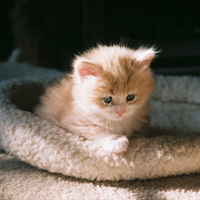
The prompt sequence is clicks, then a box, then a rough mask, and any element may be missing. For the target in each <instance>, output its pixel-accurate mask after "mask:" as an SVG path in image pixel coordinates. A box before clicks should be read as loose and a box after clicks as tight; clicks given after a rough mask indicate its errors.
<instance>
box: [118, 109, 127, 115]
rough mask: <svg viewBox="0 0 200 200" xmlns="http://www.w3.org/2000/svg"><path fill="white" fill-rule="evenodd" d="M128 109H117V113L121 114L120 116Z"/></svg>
mask: <svg viewBox="0 0 200 200" xmlns="http://www.w3.org/2000/svg"><path fill="white" fill-rule="evenodd" d="M125 112H126V111H125V110H116V113H117V114H118V115H119V116H122V115H123V114H124V113H125Z"/></svg>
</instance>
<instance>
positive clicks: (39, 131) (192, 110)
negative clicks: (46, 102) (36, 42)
mask: <svg viewBox="0 0 200 200" xmlns="http://www.w3.org/2000/svg"><path fill="white" fill-rule="evenodd" d="M0 69H3V70H1V72H3V73H1V75H0V78H1V80H2V81H1V83H0V148H1V149H3V150H4V151H6V152H7V153H9V154H10V155H7V154H5V153H2V154H0V155H1V160H2V161H1V163H0V169H2V170H1V172H0V177H1V179H0V180H1V182H2V183H3V184H2V185H1V186H0V189H1V190H2V191H1V190H0V194H1V195H2V198H11V199H31V198H30V197H31V196H32V197H33V199H39V198H41V199H45V198H46V199H50V198H53V199H81V198H82V199H84V198H86V199H89V197H90V198H93V199H95V198H96V199H100V197H101V196H102V197H105V198H102V199H114V198H113V197H114V196H115V197H116V199H120V198H119V197H120V194H122V196H121V197H122V198H121V199H123V198H124V199H127V197H128V198H132V199H134V198H136V199H137V197H138V198H139V197H141V198H150V199H152V197H154V198H153V199H159V198H161V196H163V195H164V196H166V195H167V193H166V192H160V193H159V195H158V191H157V189H158V188H163V187H164V188H165V186H162V183H163V180H164V182H166V186H167V182H168V181H169V180H172V181H173V180H176V178H175V177H173V178H167V179H163V178H161V179H156V180H153V182H155V186H156V187H157V189H156V188H155V189H153V187H154V186H153V185H151V184H149V183H151V181H149V180H146V181H138V180H135V179H150V178H156V177H166V176H171V175H180V174H189V173H194V172H199V171H200V159H199V156H200V135H199V134H198V132H200V131H199V130H200V123H199V119H200V109H199V108H200V105H199V103H200V93H199V91H200V79H199V78H195V77H163V76H156V89H155V91H154V93H153V94H152V98H151V106H152V109H151V126H150V133H151V136H152V137H149V138H137V139H133V140H131V142H130V148H129V149H128V151H127V152H125V153H124V154H120V155H117V154H109V153H107V152H106V151H104V150H103V149H102V148H101V147H100V146H98V145H97V144H95V143H93V142H92V141H88V140H85V139H84V138H83V137H80V136H77V135H74V134H71V133H68V132H67V131H66V130H63V129H62V128H60V127H58V126H57V125H55V124H52V123H50V122H48V121H46V120H42V119H41V118H39V117H38V116H36V115H35V114H34V113H32V111H33V108H34V106H35V105H36V104H37V103H38V99H39V96H40V95H41V94H42V93H43V91H44V89H45V88H46V87H47V86H48V84H49V83H50V82H52V81H53V80H54V79H55V78H57V77H58V76H60V75H61V73H59V72H57V71H55V70H45V69H40V68H34V67H33V66H28V65H26V64H12V65H11V64H9V63H3V64H1V65H0ZM20 70H22V72H21V73H20ZM24 70H25V71H26V73H24ZM15 71H16V73H15ZM11 72H12V73H11ZM22 73H24V74H22ZM3 74H4V75H3ZM13 78H15V79H13ZM6 79H7V80H6ZM2 152H3V151H2ZM16 159H19V160H21V161H24V162H26V163H29V164H31V165H32V166H35V167H37V168H40V169H45V170H47V171H49V172H56V173H60V174H63V175H65V176H63V175H58V174H49V173H47V172H44V171H41V170H37V169H35V168H33V167H30V166H29V165H27V164H24V163H22V162H20V161H18V160H16ZM15 168H16V172H17V173H16V175H13V173H14V171H15ZM29 172H30V174H29ZM24 173H28V174H29V175H30V176H31V174H32V175H33V177H32V178H31V177H30V178H29V177H28V178H27V179H26V178H24V176H25V174H24ZM20 174H21V175H20ZM36 174H37V175H36ZM35 175H36V177H35ZM66 175H67V176H66ZM46 176H48V177H50V178H49V182H48V181H47V180H45V181H44V184H42V180H44V179H45V177H46ZM69 176H70V177H77V178H84V179H89V180H95V181H93V182H88V181H83V180H81V179H75V178H69ZM196 176H198V175H197V174H196ZM182 178H183V179H187V178H190V179H193V178H195V176H193V175H191V176H182V177H177V180H182ZM47 179H48V178H47ZM28 180H29V181H28ZM31 180H32V181H33V184H32V183H31V182H32V181H31ZM100 180H104V181H105V180H112V181H118V180H132V181H133V180H135V181H134V182H132V181H131V182H130V181H122V182H121V181H120V182H109V181H107V182H97V181H100ZM166 180H167V181H166ZM34 181H35V183H34ZM182 181H183V180H182ZM15 182H16V183H17V187H15V188H13V185H12V184H15ZM36 182H39V184H36ZM186 182H187V181H186ZM120 183H121V184H120ZM48 184H50V185H54V186H52V187H53V188H54V187H55V188H60V192H59V191H57V190H56V191H57V192H55V193H54V192H53V191H51V190H50V189H49V188H48V189H47V188H46V187H47V185H48ZM141 184H142V185H143V184H144V189H143V190H145V187H146V186H147V185H148V186H147V191H148V193H147V194H146V192H141V191H142V190H141V191H140V190H139V189H138V188H139V187H141V186H140V185H141ZM192 184H193V185H195V184H197V183H196V182H193V183H192ZM28 185H29V186H30V188H33V189H31V190H29V192H28V193H26V192H27V189H26V188H28ZM31 185H32V186H31ZM42 185H43V186H44V188H45V189H44V191H43V190H42V188H41V187H42ZM55 185H58V187H56V186H55ZM75 185H78V186H80V188H82V186H83V185H84V186H87V187H88V189H85V188H84V194H82V193H80V194H78V193H77V192H75V191H76V189H77V187H75ZM114 185H115V187H116V190H112V189H111V188H113V187H114ZM134 185H135V188H134ZM145 185H146V186H145ZM64 186H69V188H70V189H69V188H68V187H67V189H65V187H64ZM132 186H133V188H134V189H133V188H132ZM99 187H100V188H101V189H100V190H98V188H99ZM148 187H149V189H148ZM167 187H170V184H169V186H167ZM188 187H189V185H188ZM61 188H62V189H61ZM75 188H76V189H75ZM89 188H90V189H89ZM102 188H104V189H105V191H106V194H103V193H104V192H103V191H102ZM123 188H124V189H123ZM127 188H129V189H127ZM131 188H132V189H131ZM177 188H178V189H180V188H181V186H180V188H179V187H178V186H176V190H177ZM32 190H34V191H32ZM89 190H91V192H89V193H88V191H89ZM129 190H130V192H129ZM137 190H138V192H137ZM41 191H43V192H41ZM69 191H70V192H69ZM114 191H116V192H114ZM124 191H126V192H124ZM48 192H50V194H49V196H48V194H47V193H48ZM178 193H179V192H178ZM183 193H184V195H185V196H184V195H183V196H182V198H180V199H184V197H188V195H189V196H190V195H191V194H190V193H188V192H186V191H184V192H183ZM25 194H26V195H25ZM17 195H19V197H20V198H18V196H17ZM20 195H21V196H20ZM62 195H63V196H62ZM79 195H80V196H79ZM194 195H195V198H196V197H197V196H198V195H199V194H198V192H196V193H194ZM0 197H1V196H0ZM175 199H177V198H175Z"/></svg>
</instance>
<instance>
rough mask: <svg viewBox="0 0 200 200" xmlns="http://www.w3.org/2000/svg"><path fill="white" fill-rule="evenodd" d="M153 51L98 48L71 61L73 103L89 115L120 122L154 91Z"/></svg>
mask: <svg viewBox="0 0 200 200" xmlns="http://www.w3.org/2000/svg"><path fill="white" fill-rule="evenodd" d="M154 57H155V51H154V49H152V48H150V49H146V48H140V49H138V50H132V49H129V48H126V47H121V46H98V47H97V48H94V49H91V50H90V51H87V52H85V53H84V54H83V55H81V56H77V57H76V59H75V60H74V63H73V66H74V73H73V78H74V87H73V96H74V99H75V102H76V103H77V104H78V105H79V106H80V107H81V108H82V109H83V110H84V111H85V112H89V113H91V114H92V113H94V112H96V113H98V114H100V115H103V116H104V117H106V118H107V119H109V120H114V121H117V120H121V119H123V118H125V117H127V116H130V115H132V114H133V113H134V112H135V111H136V110H138V108H140V107H142V106H143V105H145V104H146V102H147V100H148V98H149V95H150V93H151V92H152V90H153V87H154V80H153V76H152V72H151V69H150V68H149V65H150V63H151V61H152V59H153V58H154Z"/></svg>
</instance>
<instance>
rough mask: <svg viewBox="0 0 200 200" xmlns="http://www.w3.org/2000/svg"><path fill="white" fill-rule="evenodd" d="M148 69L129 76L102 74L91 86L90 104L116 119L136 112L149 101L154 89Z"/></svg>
mask: <svg viewBox="0 0 200 200" xmlns="http://www.w3.org/2000/svg"><path fill="white" fill-rule="evenodd" d="M147 71H148V72H147ZM147 71H146V72H143V73H136V72H132V74H130V75H129V77H127V76H125V77H124V76H121V77H120V75H119V77H114V76H113V75H112V74H104V75H102V76H100V77H99V79H97V82H96V84H95V85H94V87H91V94H90V97H91V98H90V104H89V105H88V106H90V107H92V108H93V109H94V110H95V111H96V112H99V113H101V115H103V116H105V117H106V118H108V119H109V120H114V121H118V120H122V119H124V118H126V117H128V116H130V115H132V114H134V113H135V112H136V110H137V109H138V108H139V107H141V106H143V105H144V104H145V103H146V102H147V100H148V98H149V95H150V93H151V92H152V90H153V85H154V81H153V78H152V76H151V73H150V71H149V70H147ZM105 76H107V78H106V77H105Z"/></svg>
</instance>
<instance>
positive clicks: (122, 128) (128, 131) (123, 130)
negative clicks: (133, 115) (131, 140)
mask: <svg viewBox="0 0 200 200" xmlns="http://www.w3.org/2000/svg"><path fill="white" fill-rule="evenodd" d="M110 128H111V129H112V130H113V131H114V132H115V133H116V134H120V135H125V136H127V137H131V136H132V135H133V133H134V124H133V121H132V120H131V119H125V120H122V121H116V122H113V124H112V126H111V127H110Z"/></svg>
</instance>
